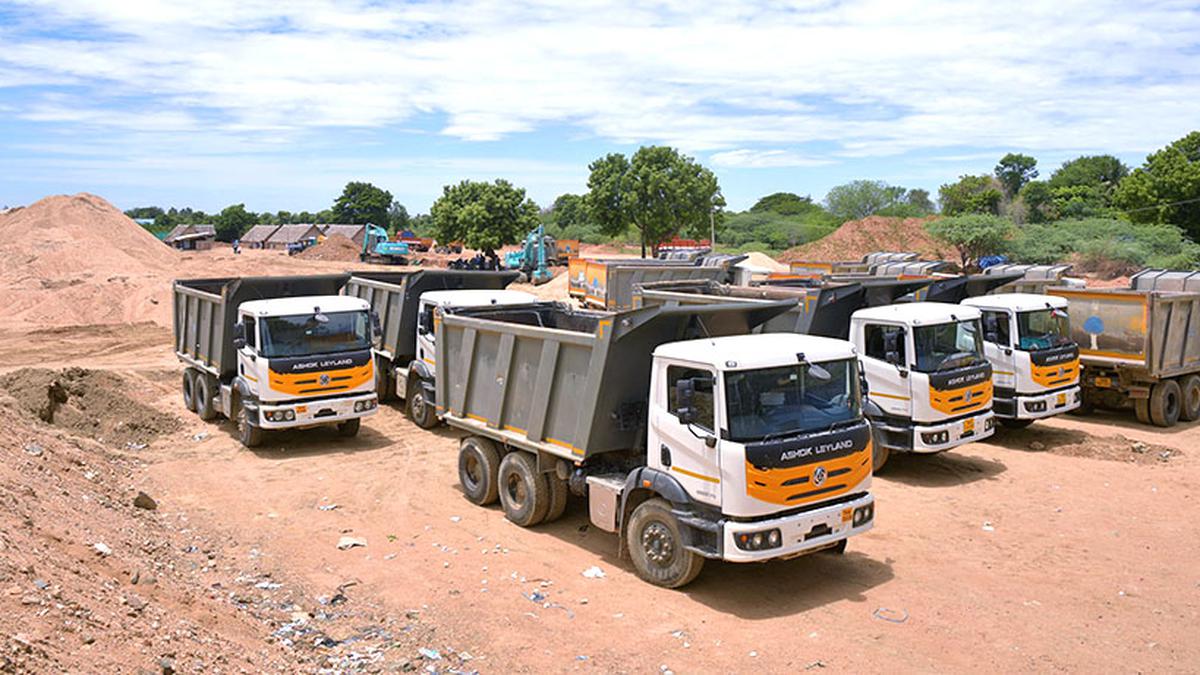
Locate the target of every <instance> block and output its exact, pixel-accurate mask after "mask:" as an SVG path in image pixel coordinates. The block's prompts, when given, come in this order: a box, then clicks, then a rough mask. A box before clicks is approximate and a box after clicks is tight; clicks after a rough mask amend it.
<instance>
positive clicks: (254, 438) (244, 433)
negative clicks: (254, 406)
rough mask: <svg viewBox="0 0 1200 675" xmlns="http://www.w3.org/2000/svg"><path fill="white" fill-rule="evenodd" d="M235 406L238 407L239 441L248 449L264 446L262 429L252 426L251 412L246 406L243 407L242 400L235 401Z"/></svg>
mask: <svg viewBox="0 0 1200 675" xmlns="http://www.w3.org/2000/svg"><path fill="white" fill-rule="evenodd" d="M233 404H234V406H236V407H237V413H236V414H237V429H238V440H239V441H241V442H242V445H244V446H246V447H247V448H257V447H258V446H260V445H262V442H263V430H262V427H259V426H255V425H253V424H250V411H248V410H246V406H244V405H242V400H241V398H238V399H237V400H235V401H234V402H233Z"/></svg>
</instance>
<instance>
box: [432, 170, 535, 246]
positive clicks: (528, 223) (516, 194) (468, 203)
mask: <svg viewBox="0 0 1200 675" xmlns="http://www.w3.org/2000/svg"><path fill="white" fill-rule="evenodd" d="M429 215H430V216H431V217H432V218H433V225H434V229H435V231H436V233H437V239H438V241H442V242H448V241H462V242H464V243H466V245H467V246H468V247H469V248H477V249H484V250H488V249H497V248H500V247H501V246H504V245H505V244H511V243H514V242H516V241H519V240H520V239H521V238H522V237H524V236H525V233H526V232H528V231H529V230H531V229H533V228H535V227H537V224H538V205H537V204H535V203H534V202H533V200H532V199H529V198H528V197H526V196H525V190H523V189H521V188H517V187H513V184H512V183H509V182H508V181H506V180H500V179H497V180H496V181H495V182H492V183H486V182H482V181H469V180H464V181H462V182H461V183H459V184H458V185H447V186H446V187H444V188H442V196H441V197H438V200H437V201H436V202H434V203H433V206H432V207H431V208H430V209H429Z"/></svg>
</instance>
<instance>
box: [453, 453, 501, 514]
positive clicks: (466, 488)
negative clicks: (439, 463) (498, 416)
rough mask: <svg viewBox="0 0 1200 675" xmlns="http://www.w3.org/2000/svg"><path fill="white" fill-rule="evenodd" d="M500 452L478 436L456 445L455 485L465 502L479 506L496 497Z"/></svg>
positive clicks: (498, 492) (490, 502) (492, 501)
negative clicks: (456, 476)
mask: <svg viewBox="0 0 1200 675" xmlns="http://www.w3.org/2000/svg"><path fill="white" fill-rule="evenodd" d="M499 480H500V453H499V452H498V451H497V450H496V444H495V443H492V442H491V441H490V440H488V439H486V438H481V437H479V436H467V437H466V438H464V439H463V440H462V443H460V444H459V445H458V483H459V485H462V491H463V494H464V495H466V497H467V501H469V502H471V503H472V504H478V505H479V506H487V505H488V504H492V503H495V501H496V500H497V499H499V498H500V488H499Z"/></svg>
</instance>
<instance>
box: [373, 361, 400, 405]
mask: <svg viewBox="0 0 1200 675" xmlns="http://www.w3.org/2000/svg"><path fill="white" fill-rule="evenodd" d="M395 381H396V380H395V379H394V378H393V377H392V369H391V366H390V365H389V364H388V361H387V360H386V359H375V395H376V396H378V397H379V402H380V403H384V402H386V401H390V400H392V394H393V392H392V387H393V386H394V383H395Z"/></svg>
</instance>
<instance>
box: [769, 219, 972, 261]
mask: <svg viewBox="0 0 1200 675" xmlns="http://www.w3.org/2000/svg"><path fill="white" fill-rule="evenodd" d="M933 218H935V216H929V217H925V218H888V217H884V216H870V217H867V218H863V219H862V220H851V221H848V222H846V223H844V224H842V226H841V227H839V228H838V229H836V230H834V231H833V233H832V234H830V235H829V236H827V237H824V238H822V239H818V240H817V241H814V242H810V243H808V244H804V245H802V246H797V247H795V248H790V249H788V250H786V251H784V252H783V254H782V255H780V256H779V260H780V261H781V262H792V261H796V260H816V261H827V262H828V261H838V260H859V259H861V258H862V257H863V256H865V255H866V254H868V253H874V252H875V251H905V252H911V253H919V254H920V255H921V258H923V259H927V260H930V259H931V260H943V259H953V255H952V254H953V251H950V250H948V247H946V246H945V245H943V244H939V243H938V242H936V241H934V239H933V238H932V237H930V236H929V234H928V233H927V232H925V223H927V222H929V221H930V220H933ZM947 256H950V258H947Z"/></svg>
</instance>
